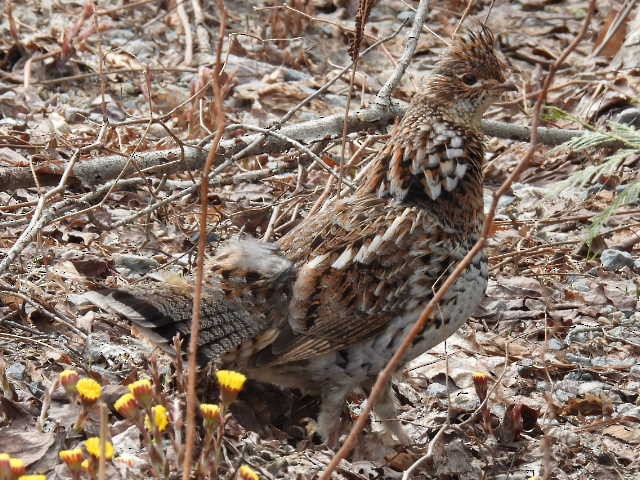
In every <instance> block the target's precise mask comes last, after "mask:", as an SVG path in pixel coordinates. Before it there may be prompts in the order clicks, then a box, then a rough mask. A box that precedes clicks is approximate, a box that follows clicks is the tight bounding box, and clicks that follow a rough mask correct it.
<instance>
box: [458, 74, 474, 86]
mask: <svg viewBox="0 0 640 480" xmlns="http://www.w3.org/2000/svg"><path fill="white" fill-rule="evenodd" d="M462 81H463V82H464V83H466V84H467V85H473V84H474V83H476V82H477V81H478V79H477V78H476V76H475V75H474V74H473V73H465V74H464V75H462Z"/></svg>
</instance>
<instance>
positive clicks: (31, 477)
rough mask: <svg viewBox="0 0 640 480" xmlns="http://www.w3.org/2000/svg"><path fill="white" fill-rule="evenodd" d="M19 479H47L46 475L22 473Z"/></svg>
mask: <svg viewBox="0 0 640 480" xmlns="http://www.w3.org/2000/svg"><path fill="white" fill-rule="evenodd" d="M18 480H47V476H46V475H22V476H20V477H18Z"/></svg>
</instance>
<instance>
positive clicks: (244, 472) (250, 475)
mask: <svg viewBox="0 0 640 480" xmlns="http://www.w3.org/2000/svg"><path fill="white" fill-rule="evenodd" d="M238 478H239V479H240V480H259V479H260V476H259V475H258V474H257V473H256V472H254V471H253V470H252V469H251V468H249V467H247V466H246V465H240V468H239V469H238Z"/></svg>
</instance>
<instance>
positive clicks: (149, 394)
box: [129, 379, 153, 407]
mask: <svg viewBox="0 0 640 480" xmlns="http://www.w3.org/2000/svg"><path fill="white" fill-rule="evenodd" d="M129 392H131V394H132V395H133V396H134V398H135V399H136V400H137V401H138V403H140V404H142V405H144V406H145V407H150V406H151V402H152V401H153V385H152V384H151V380H147V379H144V380H137V381H135V382H133V383H130V384H129Z"/></svg>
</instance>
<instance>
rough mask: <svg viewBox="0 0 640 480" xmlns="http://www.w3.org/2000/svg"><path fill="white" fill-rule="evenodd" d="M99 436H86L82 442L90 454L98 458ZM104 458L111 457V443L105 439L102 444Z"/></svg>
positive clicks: (109, 458) (108, 458)
mask: <svg viewBox="0 0 640 480" xmlns="http://www.w3.org/2000/svg"><path fill="white" fill-rule="evenodd" d="M101 446H102V445H101V442H100V437H91V438H87V439H86V440H85V442H84V448H86V449H87V452H89V454H90V455H92V456H94V457H96V458H100V447H101ZM104 458H106V459H107V460H111V459H112V458H113V444H112V443H111V442H110V441H108V440H107V441H106V443H105V444H104Z"/></svg>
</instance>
